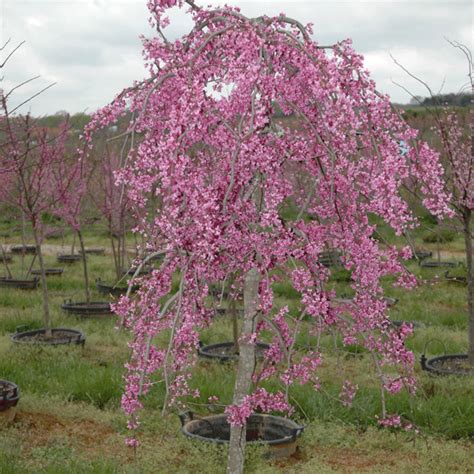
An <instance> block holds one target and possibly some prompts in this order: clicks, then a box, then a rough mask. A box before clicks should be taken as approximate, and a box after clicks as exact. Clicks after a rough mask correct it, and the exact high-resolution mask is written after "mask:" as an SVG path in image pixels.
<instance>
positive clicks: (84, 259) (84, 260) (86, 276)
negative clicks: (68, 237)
mask: <svg viewBox="0 0 474 474" xmlns="http://www.w3.org/2000/svg"><path fill="white" fill-rule="evenodd" d="M77 236H78V237H79V245H80V246H81V254H82V268H83V269H84V283H85V285H86V302H87V303H90V302H91V293H90V290H89V274H88V272H87V257H86V248H85V247H84V240H83V238H82V234H81V231H80V230H78V231H77Z"/></svg>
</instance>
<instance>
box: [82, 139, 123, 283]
mask: <svg viewBox="0 0 474 474" xmlns="http://www.w3.org/2000/svg"><path fill="white" fill-rule="evenodd" d="M122 166H123V163H122V160H121V159H120V155H119V154H117V153H115V152H114V151H111V150H110V149H109V148H108V147H107V148H106V150H105V153H104V154H103V155H102V156H101V159H100V161H99V163H98V169H97V170H96V172H95V173H93V175H92V179H91V183H90V186H89V188H90V196H91V199H92V200H93V202H94V204H95V205H96V206H97V208H98V209H99V210H100V212H101V214H102V215H103V216H104V218H105V220H106V222H107V229H108V231H109V235H110V243H111V247H112V255H113V259H114V267H115V273H116V279H117V281H119V280H120V279H121V278H122V276H123V275H122V274H123V271H124V269H125V259H126V231H127V229H128V228H129V225H130V224H129V222H127V221H129V220H130V219H131V216H130V205H131V202H130V199H129V197H128V195H127V193H125V191H124V186H123V185H122V186H116V184H115V180H116V176H115V173H116V172H118V171H119V170H120V169H121V168H122Z"/></svg>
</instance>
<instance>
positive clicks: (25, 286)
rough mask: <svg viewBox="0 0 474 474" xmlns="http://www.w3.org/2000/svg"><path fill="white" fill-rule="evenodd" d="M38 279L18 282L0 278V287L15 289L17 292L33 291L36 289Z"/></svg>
mask: <svg viewBox="0 0 474 474" xmlns="http://www.w3.org/2000/svg"><path fill="white" fill-rule="evenodd" d="M38 285H39V279H38V278H33V279H32V280H18V279H16V278H8V277H0V287H1V286H3V287H5V288H17V289H19V290H35V289H36V288H38Z"/></svg>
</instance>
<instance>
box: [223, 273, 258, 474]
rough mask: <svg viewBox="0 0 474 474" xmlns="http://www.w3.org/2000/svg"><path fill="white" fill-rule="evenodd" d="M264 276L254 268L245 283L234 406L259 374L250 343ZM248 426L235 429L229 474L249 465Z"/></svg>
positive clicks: (238, 471)
mask: <svg viewBox="0 0 474 474" xmlns="http://www.w3.org/2000/svg"><path fill="white" fill-rule="evenodd" d="M259 281H260V275H259V273H258V271H257V269H256V268H252V269H251V270H249V271H248V273H247V275H246V276H245V282H244V322H243V325H242V332H241V340H240V345H239V346H240V351H239V363H238V367H237V376H236V380H235V386H234V398H233V404H234V405H237V406H240V405H241V404H242V403H243V401H244V398H245V396H246V395H248V394H249V392H250V387H251V384H252V375H253V372H254V370H255V344H254V343H251V342H250V338H251V336H252V334H253V333H254V332H255V327H256V323H257V321H256V319H257V308H258V286H259ZM246 434H247V425H246V424H244V425H243V426H239V425H231V427H230V443H229V456H228V460H227V472H228V473H229V474H242V473H243V471H244V461H245V444H246Z"/></svg>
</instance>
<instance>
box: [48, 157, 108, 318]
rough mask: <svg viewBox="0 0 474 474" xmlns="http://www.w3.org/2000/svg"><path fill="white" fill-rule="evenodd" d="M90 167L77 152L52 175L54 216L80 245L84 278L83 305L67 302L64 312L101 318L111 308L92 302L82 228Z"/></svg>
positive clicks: (88, 162)
mask: <svg viewBox="0 0 474 474" xmlns="http://www.w3.org/2000/svg"><path fill="white" fill-rule="evenodd" d="M91 173H92V167H91V166H90V161H89V160H87V159H86V157H85V155H84V153H83V152H82V151H79V153H78V156H77V155H74V156H72V157H70V158H69V159H68V160H64V161H63V163H62V164H61V166H60V167H59V168H58V171H57V173H56V175H55V180H56V181H55V185H56V187H57V189H59V190H61V191H65V190H68V192H67V193H66V192H61V199H60V200H59V202H58V204H57V206H56V208H55V211H54V212H55V214H56V215H57V216H58V217H60V218H62V219H63V220H64V221H65V222H66V223H67V224H68V225H69V226H70V227H71V229H72V230H73V231H74V233H75V235H76V236H77V239H78V241H79V247H80V255H81V259H82V268H83V275H84V292H85V299H86V301H85V302H79V303H77V302H76V303H73V302H67V303H65V304H64V305H63V309H64V310H66V311H68V312H72V313H78V314H84V315H87V314H102V313H109V312H110V307H109V304H108V303H107V302H92V301H91V290H90V285H89V271H88V266H87V254H86V251H85V245H84V237H83V234H82V228H83V226H84V222H85V221H86V216H85V215H84V213H83V209H82V205H83V202H84V198H85V196H86V193H87V186H88V182H89V179H90V177H91Z"/></svg>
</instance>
